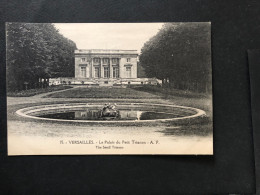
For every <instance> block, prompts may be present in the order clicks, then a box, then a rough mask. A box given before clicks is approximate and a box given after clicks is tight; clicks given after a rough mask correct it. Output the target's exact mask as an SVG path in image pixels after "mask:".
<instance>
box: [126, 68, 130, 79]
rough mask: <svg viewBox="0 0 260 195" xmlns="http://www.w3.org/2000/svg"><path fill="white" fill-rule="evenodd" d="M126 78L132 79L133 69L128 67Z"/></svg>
mask: <svg viewBox="0 0 260 195" xmlns="http://www.w3.org/2000/svg"><path fill="white" fill-rule="evenodd" d="M126 77H127V78H131V67H126Z"/></svg>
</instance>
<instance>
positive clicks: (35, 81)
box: [6, 23, 77, 91]
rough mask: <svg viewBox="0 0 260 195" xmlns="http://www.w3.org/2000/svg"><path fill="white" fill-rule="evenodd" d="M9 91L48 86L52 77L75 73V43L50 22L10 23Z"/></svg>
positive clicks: (7, 61)
mask: <svg viewBox="0 0 260 195" xmlns="http://www.w3.org/2000/svg"><path fill="white" fill-rule="evenodd" d="M6 41H7V44H6V47H7V50H6V52H7V56H6V57H7V60H6V73H7V90H8V91H15V90H22V89H25V87H26V88H27V87H28V88H37V87H43V86H46V85H47V80H48V79H49V78H50V77H62V76H66V77H73V76H74V50H75V49H76V48H77V47H76V44H75V43H74V42H73V41H71V40H69V39H67V38H65V37H64V36H63V35H62V34H60V33H59V32H58V30H57V29H56V28H55V26H54V25H53V24H50V23H7V25H6Z"/></svg>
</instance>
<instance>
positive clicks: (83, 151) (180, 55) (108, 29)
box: [6, 22, 213, 155]
mask: <svg viewBox="0 0 260 195" xmlns="http://www.w3.org/2000/svg"><path fill="white" fill-rule="evenodd" d="M6 40H7V45H6V53H7V56H6V59H7V60H6V71H7V72H6V75H7V80H6V83H7V126H8V155H213V114H212V109H213V108H212V67H211V23H210V22H185V23H182V22H179V23H174V22H172V23H169V22H167V23H13V22H8V23H6Z"/></svg>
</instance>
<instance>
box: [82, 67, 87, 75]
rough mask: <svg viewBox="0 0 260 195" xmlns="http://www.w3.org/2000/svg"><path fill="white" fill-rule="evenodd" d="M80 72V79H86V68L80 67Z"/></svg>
mask: <svg viewBox="0 0 260 195" xmlns="http://www.w3.org/2000/svg"><path fill="white" fill-rule="evenodd" d="M80 72H81V76H82V77H86V75H87V74H86V67H81V68H80Z"/></svg>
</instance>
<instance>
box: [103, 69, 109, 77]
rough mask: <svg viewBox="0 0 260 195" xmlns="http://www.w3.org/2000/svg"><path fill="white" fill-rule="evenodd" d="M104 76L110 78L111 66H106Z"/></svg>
mask: <svg viewBox="0 0 260 195" xmlns="http://www.w3.org/2000/svg"><path fill="white" fill-rule="evenodd" d="M104 78H109V68H108V67H104Z"/></svg>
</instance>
